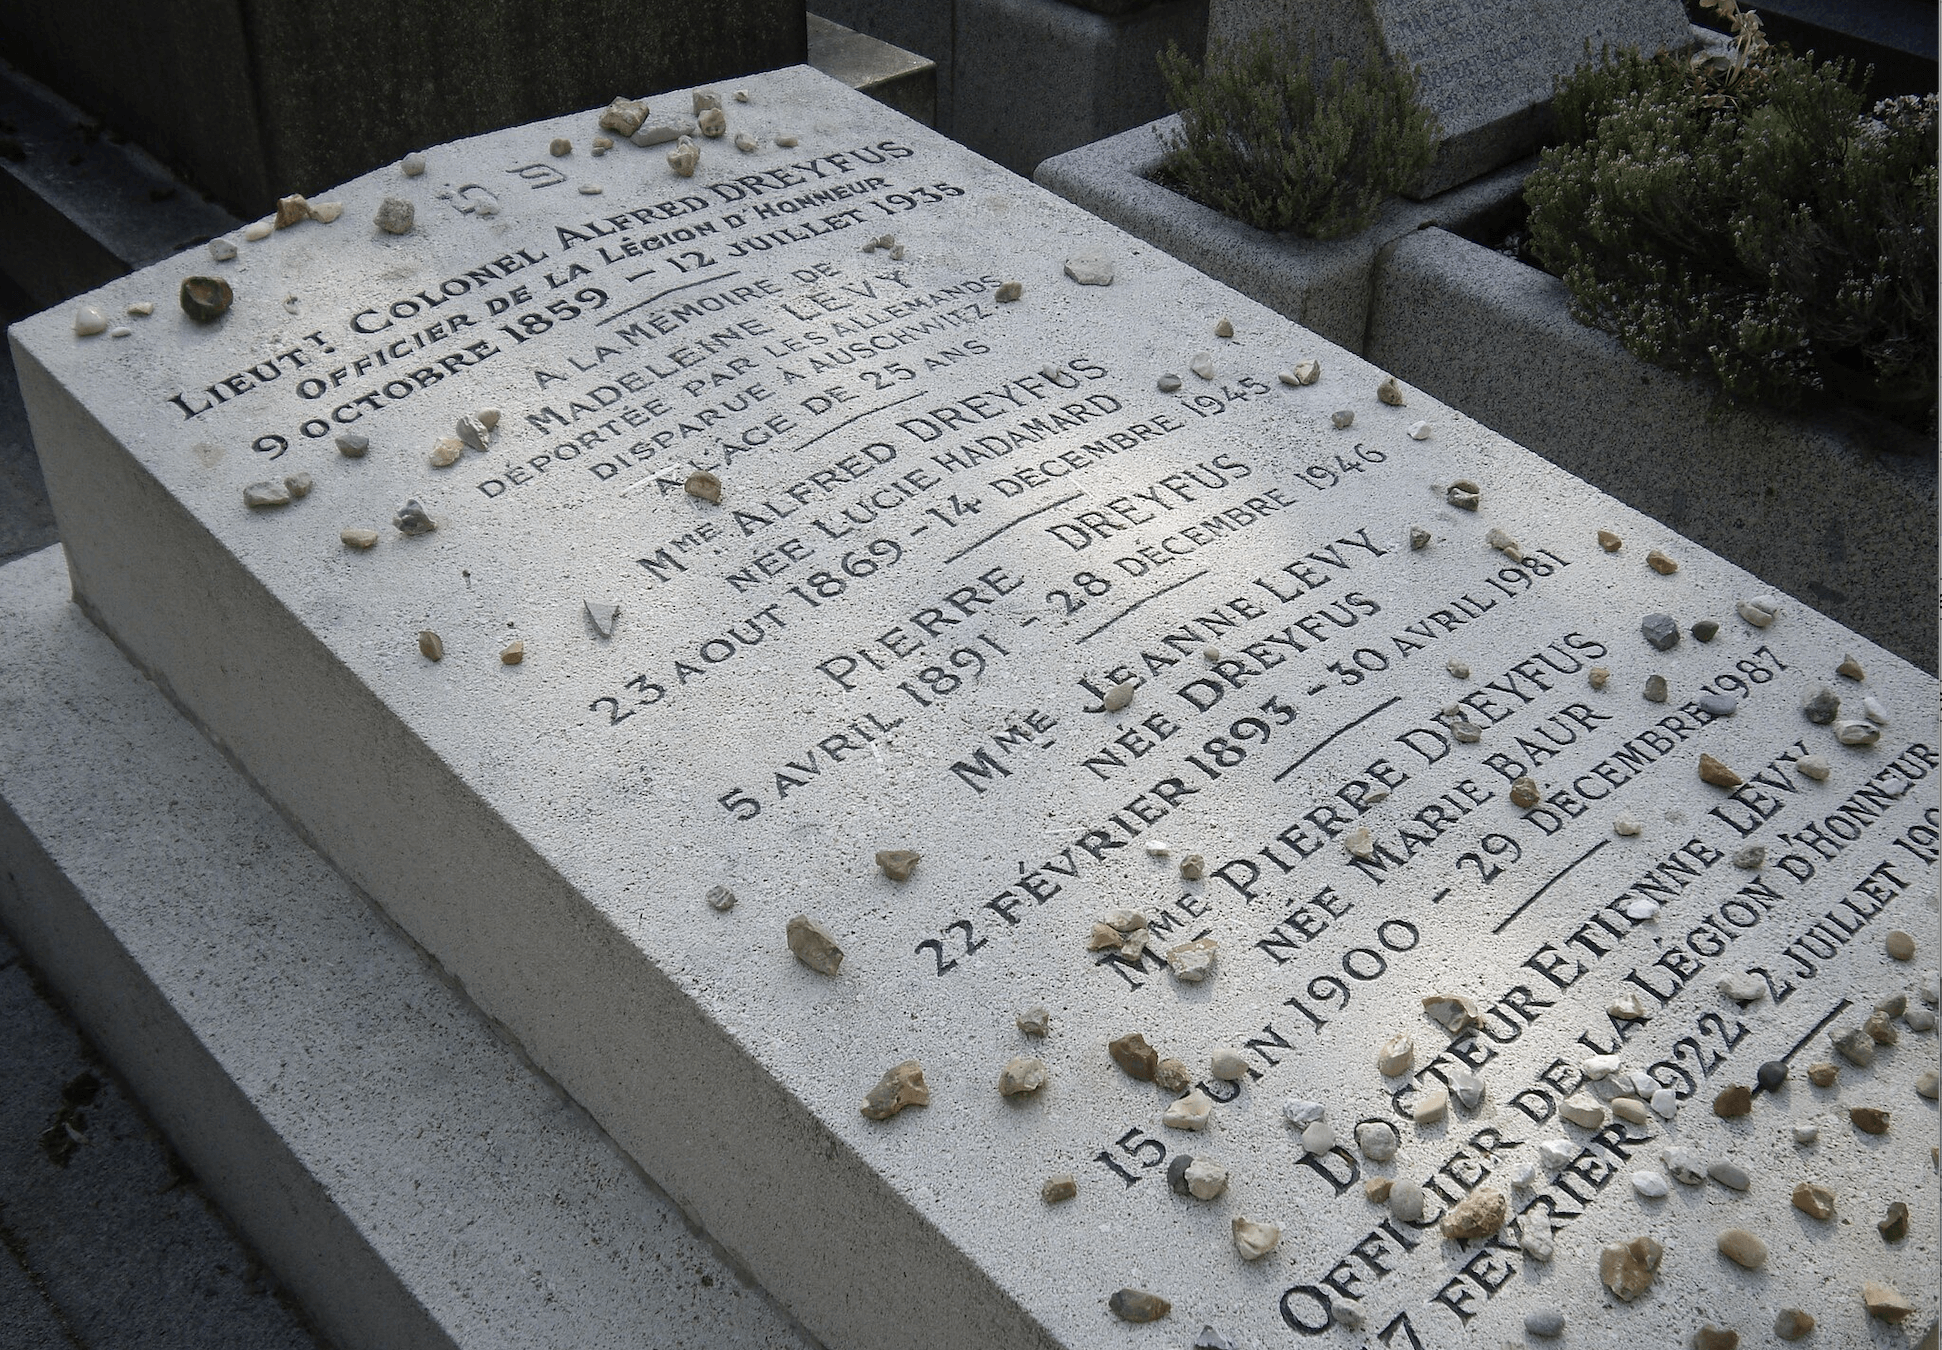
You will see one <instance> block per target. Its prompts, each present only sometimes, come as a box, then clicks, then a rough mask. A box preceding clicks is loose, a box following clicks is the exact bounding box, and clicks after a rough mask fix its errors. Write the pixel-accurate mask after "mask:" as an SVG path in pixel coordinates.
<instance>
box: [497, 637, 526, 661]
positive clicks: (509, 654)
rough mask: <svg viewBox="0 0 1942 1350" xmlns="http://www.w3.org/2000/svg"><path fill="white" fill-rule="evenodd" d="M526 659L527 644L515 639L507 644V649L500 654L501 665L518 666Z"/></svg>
mask: <svg viewBox="0 0 1942 1350" xmlns="http://www.w3.org/2000/svg"><path fill="white" fill-rule="evenodd" d="M525 659H526V644H525V643H524V642H522V641H520V640H519V639H518V638H514V639H513V640H512V641H511V642H509V643H507V644H506V649H505V650H504V651H502V652H500V653H499V661H500V664H501V665H508V666H516V665H518V664H519V663H520V662H522V661H524V660H525Z"/></svg>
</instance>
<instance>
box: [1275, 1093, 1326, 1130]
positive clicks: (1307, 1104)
mask: <svg viewBox="0 0 1942 1350" xmlns="http://www.w3.org/2000/svg"><path fill="white" fill-rule="evenodd" d="M1327 1111H1328V1108H1327V1107H1325V1106H1323V1105H1322V1104H1321V1103H1320V1102H1311V1101H1305V1100H1303V1099H1302V1098H1300V1097H1290V1098H1288V1099H1287V1100H1286V1101H1284V1102H1282V1103H1281V1114H1282V1115H1284V1116H1286V1117H1287V1118H1288V1123H1289V1124H1290V1125H1295V1126H1304V1127H1305V1126H1308V1125H1312V1124H1313V1123H1314V1122H1316V1121H1318V1120H1320V1119H1321V1118H1322V1117H1323V1115H1325V1114H1326V1113H1327Z"/></svg>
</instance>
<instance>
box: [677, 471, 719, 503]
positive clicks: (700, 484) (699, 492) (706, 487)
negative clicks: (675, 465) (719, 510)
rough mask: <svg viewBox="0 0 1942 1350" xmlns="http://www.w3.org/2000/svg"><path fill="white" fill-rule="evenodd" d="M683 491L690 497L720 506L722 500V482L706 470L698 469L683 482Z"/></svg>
mask: <svg viewBox="0 0 1942 1350" xmlns="http://www.w3.org/2000/svg"><path fill="white" fill-rule="evenodd" d="M681 490H682V491H683V492H685V493H687V494H688V495H689V496H690V497H699V498H700V499H701V500H702V501H704V502H709V503H712V504H714V505H717V506H719V505H720V504H721V499H722V480H721V479H720V478H719V477H717V476H716V475H714V474H712V473H710V472H708V470H706V469H696V470H695V471H694V472H693V473H691V474H689V475H688V476H687V477H686V478H685V479H683V480H682V483H681Z"/></svg>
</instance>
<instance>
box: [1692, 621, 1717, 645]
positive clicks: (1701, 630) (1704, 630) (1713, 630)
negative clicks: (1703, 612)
mask: <svg viewBox="0 0 1942 1350" xmlns="http://www.w3.org/2000/svg"><path fill="white" fill-rule="evenodd" d="M1692 632H1693V637H1694V638H1695V639H1696V640H1697V641H1700V642H1711V641H1712V640H1713V639H1714V638H1716V637H1718V636H1719V621H1718V620H1717V619H1701V620H1700V621H1699V622H1698V623H1696V624H1694V625H1693V629H1692Z"/></svg>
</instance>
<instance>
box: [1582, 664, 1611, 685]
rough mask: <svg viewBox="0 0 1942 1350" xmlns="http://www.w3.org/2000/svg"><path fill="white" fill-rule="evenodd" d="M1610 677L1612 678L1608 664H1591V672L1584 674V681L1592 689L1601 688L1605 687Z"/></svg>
mask: <svg viewBox="0 0 1942 1350" xmlns="http://www.w3.org/2000/svg"><path fill="white" fill-rule="evenodd" d="M1611 678H1612V672H1611V668H1610V667H1609V666H1593V667H1592V668H1591V673H1590V674H1589V675H1587V676H1585V681H1586V683H1588V684H1589V685H1591V687H1592V688H1593V689H1603V688H1604V687H1605V684H1606V682H1607V681H1608V680H1610V679H1611Z"/></svg>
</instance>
